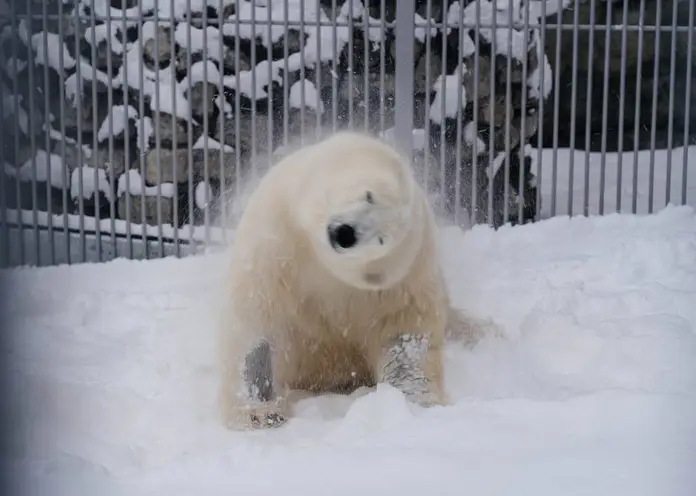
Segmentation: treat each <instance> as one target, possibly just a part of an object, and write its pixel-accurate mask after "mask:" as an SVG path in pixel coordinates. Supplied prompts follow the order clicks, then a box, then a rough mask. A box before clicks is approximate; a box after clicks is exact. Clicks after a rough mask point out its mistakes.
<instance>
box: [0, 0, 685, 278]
mask: <svg viewBox="0 0 696 496" xmlns="http://www.w3.org/2000/svg"><path fill="white" fill-rule="evenodd" d="M695 11H696V8H695V7H694V2H691V1H680V0H670V1H667V2H664V1H662V2H660V1H659V0H641V1H640V2H633V1H628V0H624V1H611V2H610V1H605V0H591V1H590V0H586V1H585V0H496V1H495V2H491V1H489V0H457V1H454V0H439V1H438V0H399V1H398V2H397V1H396V0H265V1H261V0H257V1H255V2H250V1H241V0H164V1H162V0H159V1H157V0H62V1H61V0H52V1H41V2H39V1H36V0H28V1H25V2H20V1H15V0H0V79H1V80H0V102H1V105H0V111H1V112H2V126H3V129H2V133H0V150H1V153H2V163H3V167H2V170H0V182H1V183H0V191H1V192H2V198H1V199H0V208H1V212H0V216H1V220H2V225H1V226H0V229H2V233H3V236H2V238H3V240H4V241H3V242H2V243H0V263H1V264H2V265H3V266H6V265H17V264H23V263H42V264H43V263H49V264H52V263H59V262H68V263H71V262H79V261H86V260H88V259H89V260H92V259H96V260H101V259H106V258H110V257H111V256H112V255H113V256H126V257H131V258H139V257H144V258H149V257H154V256H162V255H163V254H168V253H173V254H175V255H182V254H185V253H190V252H195V251H196V250H198V249H200V247H201V246H205V245H207V244H215V243H218V242H225V241H226V240H228V239H229V237H228V233H227V231H226V229H223V228H222V226H229V225H231V224H232V223H233V221H234V216H235V214H236V212H238V211H239V205H240V203H239V202H236V200H239V199H243V198H244V189H243V186H244V184H245V183H246V180H247V178H249V177H258V175H259V174H260V173H263V171H264V170H265V169H267V168H268V167H270V166H271V165H272V164H273V161H274V160H276V159H277V157H278V156H280V155H282V153H283V150H285V149H286V147H287V146H294V145H295V144H297V143H303V142H307V141H310V140H313V139H318V138H320V137H321V136H323V135H325V134H326V133H329V132H332V131H334V130H336V129H342V128H348V127H351V128H354V129H363V130H366V131H368V132H371V133H376V134H381V135H382V136H384V137H385V139H390V140H393V141H394V142H395V143H396V144H397V145H398V146H400V147H401V148H402V149H403V150H404V151H410V152H412V153H413V158H414V160H413V162H414V167H415V168H416V170H417V173H418V177H419V178H420V179H421V180H422V181H423V184H424V185H426V186H427V188H428V190H429V191H430V192H432V198H433V202H434V205H435V207H436V209H437V211H438V213H439V214H440V215H441V216H442V218H443V219H445V220H446V221H449V222H454V223H456V224H459V225H470V224H471V223H488V224H491V225H493V226H500V225H503V224H504V223H508V222H510V223H513V224H514V223H524V222H531V221H534V220H537V219H540V218H544V217H549V216H554V215H575V214H591V213H597V214H603V213H607V212H613V211H623V212H653V211H655V210H657V209H659V208H661V207H663V206H664V205H665V204H667V203H670V202H671V203H676V204H684V203H691V204H694V202H696V193H695V192H694V188H695V186H694V184H696V183H695V181H694V175H695V174H694V173H695V172H696V171H694V167H696V165H694V164H696V151H695V150H694V149H692V148H690V147H689V146H688V145H689V144H692V143H696V139H695V138H696V91H692V85H693V84H694V82H696V71H694V68H693V66H694V62H695V61H696V53H695V52H696V49H694V16H695ZM571 150H573V151H571ZM689 172H691V173H689ZM643 176H645V177H646V178H647V184H648V187H647V188H644V187H643V185H644V184H646V182H645V180H643V179H641V178H642V177H643ZM639 179H640V180H639ZM27 230H28V231H29V232H28V231H27ZM58 232H59V233H61V236H62V237H60V240H59V239H58V238H57V237H56V236H55V235H54V234H55V233H58ZM75 236H77V245H78V246H79V247H78V249H75V248H74V246H73V244H74V243H75ZM138 243H145V244H144V248H142V247H138V248H134V246H135V245H136V244H138ZM60 244H62V245H63V246H62V248H61V246H57V245H60ZM88 244H89V245H90V246H91V249H88V248H87V245H88ZM106 245H109V246H111V248H109V249H103V246H106ZM116 245H118V246H121V247H122V249H118V250H117V249H116V248H114V247H115V246H116ZM124 246H125V249H123V247H124ZM165 247H166V249H165ZM61 250H62V253H64V254H66V253H67V255H64V256H58V255H57V253H58V252H61ZM90 250H91V253H92V255H90V256H88V255H87V252H88V251H90ZM95 253H96V255H94V254H95Z"/></svg>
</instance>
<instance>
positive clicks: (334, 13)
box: [286, 0, 338, 132]
mask: <svg viewBox="0 0 696 496" xmlns="http://www.w3.org/2000/svg"><path fill="white" fill-rule="evenodd" d="M286 4H287V2H286ZM331 19H333V26H331V31H332V33H331V49H332V52H331V55H332V57H331V123H332V128H333V131H334V132H336V130H337V129H338V26H337V19H338V6H337V5H336V0H331Z"/></svg>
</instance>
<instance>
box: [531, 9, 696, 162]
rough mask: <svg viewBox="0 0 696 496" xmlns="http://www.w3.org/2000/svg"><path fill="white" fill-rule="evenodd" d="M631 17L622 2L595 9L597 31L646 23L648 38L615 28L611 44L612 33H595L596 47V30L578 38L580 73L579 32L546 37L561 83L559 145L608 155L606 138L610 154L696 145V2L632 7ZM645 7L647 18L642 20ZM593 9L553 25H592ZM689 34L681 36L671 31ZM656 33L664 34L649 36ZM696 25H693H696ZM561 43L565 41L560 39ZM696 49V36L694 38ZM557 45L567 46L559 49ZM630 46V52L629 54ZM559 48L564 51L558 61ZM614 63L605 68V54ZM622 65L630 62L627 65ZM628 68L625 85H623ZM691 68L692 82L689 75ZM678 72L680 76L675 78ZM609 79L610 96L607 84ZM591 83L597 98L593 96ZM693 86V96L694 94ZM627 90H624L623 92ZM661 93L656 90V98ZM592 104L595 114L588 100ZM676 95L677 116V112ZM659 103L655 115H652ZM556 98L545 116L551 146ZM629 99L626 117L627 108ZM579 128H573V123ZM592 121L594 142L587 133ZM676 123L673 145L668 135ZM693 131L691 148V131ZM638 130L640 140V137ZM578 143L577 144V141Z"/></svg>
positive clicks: (549, 32)
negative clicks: (691, 29) (695, 30)
mask: <svg viewBox="0 0 696 496" xmlns="http://www.w3.org/2000/svg"><path fill="white" fill-rule="evenodd" d="M625 3H626V15H625V17H624V2H623V1H613V2H605V1H596V2H594V20H595V24H596V25H610V26H616V25H626V26H629V28H630V27H635V26H639V25H640V22H641V18H642V20H643V24H644V25H645V26H646V29H645V30H643V31H642V32H641V31H639V30H636V29H629V30H627V31H626V33H625V39H624V34H623V32H622V31H621V30H616V29H611V30H610V31H609V36H608V38H607V36H606V34H607V30H606V29H605V28H596V29H595V30H594V39H593V43H592V44H590V31H589V30H578V32H577V59H576V60H577V64H576V66H575V67H573V31H572V29H569V30H563V31H562V32H561V34H560V37H559V36H558V35H557V33H556V30H555V29H548V30H547V31H546V36H545V47H546V53H547V55H548V57H549V62H550V63H551V67H552V68H553V71H554V76H555V77H557V78H558V84H557V85H556V86H555V90H556V91H558V96H557V99H558V104H559V105H558V122H559V126H558V138H557V139H558V146H560V147H562V148H569V147H571V145H573V146H574V148H577V149H585V148H588V146H587V144H586V143H588V144H589V149H590V150H592V151H601V149H602V135H605V136H606V140H605V141H606V143H605V146H606V150H607V151H618V150H619V149H621V150H629V151H632V150H634V149H639V150H647V149H650V148H651V146H652V144H653V118H654V123H655V129H654V146H655V147H656V148H668V147H670V146H673V147H674V146H682V145H684V144H693V143H696V47H693V48H692V50H691V54H689V33H688V30H686V29H684V28H686V27H688V25H689V7H690V6H691V8H692V9H694V10H695V11H696V4H695V3H694V0H644V1H643V2H641V1H639V0H628V1H627V2H625ZM641 3H642V4H643V7H642V8H643V13H642V14H641ZM592 16H593V5H592V2H590V1H589V0H582V2H580V3H579V4H578V5H577V8H576V9H573V10H571V9H567V10H565V11H563V12H562V13H561V14H560V15H552V16H549V17H548V18H547V22H550V23H556V22H558V21H560V22H562V23H563V24H569V25H572V24H573V22H574V20H575V19H577V21H578V24H590V22H591V21H592ZM673 24H674V26H677V27H678V28H682V29H681V31H677V32H676V34H673V33H672V27H673ZM652 26H657V27H658V29H657V30H655V29H650V28H651V27H652ZM692 26H693V21H692ZM558 38H560V40H558ZM692 38H693V42H696V36H695V35H692ZM557 40H558V41H560V43H559V44H557ZM624 47H625V48H624ZM557 48H558V51H559V55H560V56H559V57H558V60H557V58H556V54H557ZM607 51H608V54H609V61H608V64H607V65H606V67H605V54H606V53H607ZM622 60H623V63H622ZM622 65H623V81H622ZM689 66H691V75H690V77H689V75H688V68H689ZM672 70H674V77H673V78H672V77H671V73H672ZM605 77H606V80H607V90H606V95H605V92H604V80H605ZM590 83H591V93H588V90H589V89H590V88H589V87H590ZM689 86H690V87H692V90H691V91H690V94H688V92H687V88H688V87H689ZM622 87H623V91H622ZM654 88H656V91H654ZM573 89H575V92H576V97H575V114H573ZM588 94H589V95H590V96H589V102H590V110H589V112H588V108H587V105H586V103H587V101H588ZM670 95H671V99H672V110H671V111H670ZM653 98H654V105H655V107H654V108H655V112H653ZM555 99H556V95H555V94H552V95H551V96H550V97H549V99H548V100H547V102H548V103H547V107H548V108H545V109H544V130H543V131H544V132H543V136H542V137H541V138H542V143H543V146H544V147H549V148H550V147H552V146H553V130H554V108H553V105H554V101H555ZM622 99H623V103H624V106H623V113H622V112H621V108H620V103H621V101H622ZM605 102H606V107H607V119H606V128H604V127H603V116H602V109H603V108H604V106H605ZM573 121H574V123H575V128H574V129H573V128H572V127H571V125H570V123H571V122H573ZM588 121H589V135H588V133H587V131H588V127H587V126H588ZM670 122H671V124H672V133H673V135H672V141H671V143H670V142H669V128H670ZM687 123H688V124H689V129H688V130H687V131H688V133H687V136H686V142H685V139H684V135H685V127H686V126H685V124H687ZM636 129H637V131H638V132H637V135H636V133H635V131H636ZM571 136H574V139H575V142H574V143H573V142H572V140H571Z"/></svg>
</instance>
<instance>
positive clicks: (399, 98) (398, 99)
mask: <svg viewBox="0 0 696 496" xmlns="http://www.w3.org/2000/svg"><path fill="white" fill-rule="evenodd" d="M415 14H416V0H400V1H399V2H396V24H395V26H394V31H395V35H396V36H395V37H396V41H395V42H396V49H395V55H396V60H395V65H396V67H395V71H394V75H395V77H396V88H395V94H394V99H395V102H394V121H395V123H394V139H395V142H396V146H397V147H398V148H399V150H400V151H402V153H406V154H407V155H408V156H411V153H412V148H413V92H414V82H413V78H414V73H415V67H414V58H415V51H414V43H415V42H414V32H415V21H414V19H415Z"/></svg>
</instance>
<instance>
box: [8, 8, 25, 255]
mask: <svg viewBox="0 0 696 496" xmlns="http://www.w3.org/2000/svg"><path fill="white" fill-rule="evenodd" d="M10 25H11V29H12V34H13V36H12V48H11V52H12V60H14V61H15V63H16V61H18V60H19V57H18V55H19V52H18V49H17V33H18V32H19V31H18V26H17V6H16V4H15V2H10ZM12 95H13V96H14V98H13V102H14V108H13V112H12V115H13V117H14V143H13V145H14V156H15V157H19V156H20V153H19V150H20V148H19V136H20V134H21V128H20V125H19V108H20V107H19V82H18V81H17V75H16V74H15V77H13V78H12ZM3 107H4V103H3ZM16 165H20V164H16ZM21 165H24V164H21ZM21 165H20V167H21ZM15 195H16V196H17V214H18V215H19V216H20V218H19V224H20V226H19V229H20V233H19V236H18V243H19V245H18V249H19V264H20V265H24V263H25V261H26V248H25V246H24V234H23V232H22V231H23V228H24V225H23V222H22V221H23V219H22V217H21V214H22V210H23V209H22V184H21V181H20V178H19V177H16V178H15Z"/></svg>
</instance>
